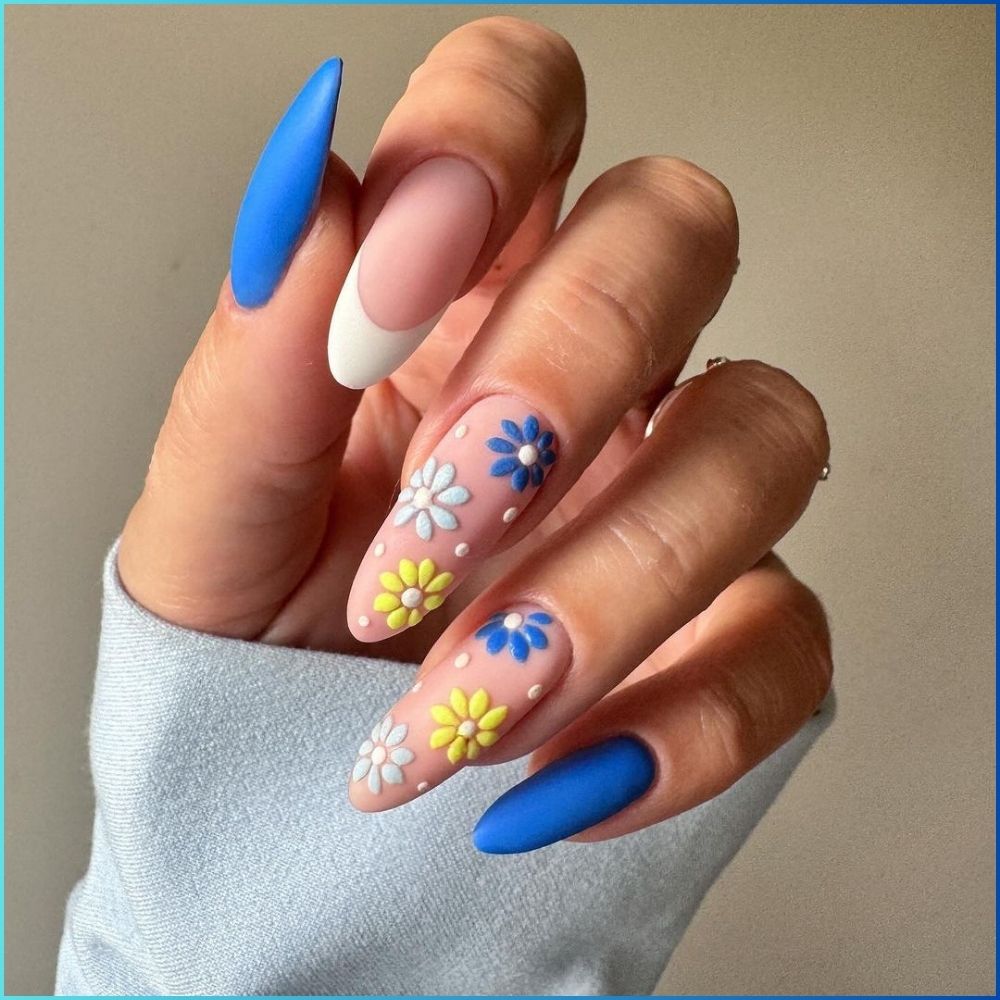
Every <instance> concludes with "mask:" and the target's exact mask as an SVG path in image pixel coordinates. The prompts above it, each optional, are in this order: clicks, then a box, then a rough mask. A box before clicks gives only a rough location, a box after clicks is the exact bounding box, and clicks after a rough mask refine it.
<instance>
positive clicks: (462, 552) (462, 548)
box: [455, 542, 469, 559]
mask: <svg viewBox="0 0 1000 1000" xmlns="http://www.w3.org/2000/svg"><path fill="white" fill-rule="evenodd" d="M468 554H469V546H468V545H467V544H466V543H465V542H459V543H458V545H456V546H455V555H456V556H458V558H459V559H461V558H462V556H467V555H468Z"/></svg>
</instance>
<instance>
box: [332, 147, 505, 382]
mask: <svg viewBox="0 0 1000 1000" xmlns="http://www.w3.org/2000/svg"><path fill="white" fill-rule="evenodd" d="M492 219H493V188H492V187H491V185H490V182H489V181H488V180H487V179H486V176H485V175H484V174H483V172H482V171H481V170H480V169H479V168H478V167H475V166H473V165H472V164H471V163H469V162H468V161H466V160H461V159H457V158H455V157H450V156H441V157H436V158H434V159H431V160H425V161H424V162H423V163H421V164H420V165H419V166H417V167H414V169H413V170H411V171H410V172H409V173H408V174H407V175H406V176H405V177H404V178H403V180H402V181H400V183H399V185H398V186H397V187H396V189H395V191H393V193H392V194H391V195H390V196H389V200H388V201H387V202H386V203H385V206H384V207H383V209H382V211H381V212H380V213H379V216H378V218H377V219H376V220H375V223H374V225H373V226H372V228H371V231H370V232H369V233H368V236H367V237H366V238H365V241H364V243H362V245H361V249H360V250H358V253H357V256H356V257H355V258H354V263H353V265H352V266H351V270H350V272H349V273H348V275H347V278H346V280H345V281H344V287H343V288H342V289H341V291H340V296H339V298H338V299H337V305H336V307H335V308H334V311H333V319H332V320H331V322H330V339H329V359H330V371H331V372H332V373H333V377H334V378H335V379H336V380H337V381H338V382H340V383H341V384H342V385H345V386H347V387H348V388H351V389H364V388H365V387H366V386H369V385H372V384H374V383H375V382H378V381H379V379H382V378H385V376H386V375H389V374H391V373H392V372H393V371H395V369H396V368H398V367H399V366H400V365H401V364H402V363H403V362H404V361H405V360H406V359H407V358H408V357H409V356H410V354H412V353H413V351H415V350H416V349H417V347H418V346H419V345H420V342H421V341H422V340H423V339H424V337H425V336H427V334H428V333H429V332H430V331H431V329H432V328H433V327H434V324H435V323H437V321H438V319H440V317H441V313H443V312H444V310H445V309H446V308H447V307H448V305H449V304H450V303H451V301H452V299H453V298H454V297H455V295H456V294H457V293H458V291H459V289H460V288H461V286H462V282H464V281H465V279H466V278H467V277H468V276H469V271H470V270H471V268H472V265H473V264H474V263H475V260H476V258H477V257H478V256H479V251H480V250H481V249H482V247H483V242H484V241H485V239H486V234H487V232H488V231H489V228H490V223H491V222H492Z"/></svg>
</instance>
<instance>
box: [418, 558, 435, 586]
mask: <svg viewBox="0 0 1000 1000" xmlns="http://www.w3.org/2000/svg"><path fill="white" fill-rule="evenodd" d="M436 571H437V567H436V566H435V565H434V560H433V559H421V560H420V569H419V570H418V574H419V575H418V576H417V583H419V584H420V586H421V587H426V586H427V584H429V583H430V582H431V580H433V579H434V573H435V572H436Z"/></svg>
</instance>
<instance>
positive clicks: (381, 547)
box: [375, 542, 385, 556]
mask: <svg viewBox="0 0 1000 1000" xmlns="http://www.w3.org/2000/svg"><path fill="white" fill-rule="evenodd" d="M375 555H377V556H384V555H385V542H379V543H378V545H376V546H375Z"/></svg>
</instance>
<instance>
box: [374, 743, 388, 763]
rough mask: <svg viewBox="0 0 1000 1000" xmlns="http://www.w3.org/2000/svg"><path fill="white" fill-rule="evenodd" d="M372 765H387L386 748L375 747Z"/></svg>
mask: <svg viewBox="0 0 1000 1000" xmlns="http://www.w3.org/2000/svg"><path fill="white" fill-rule="evenodd" d="M372 763H373V764H383V763H385V747H375V749H374V750H372Z"/></svg>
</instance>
